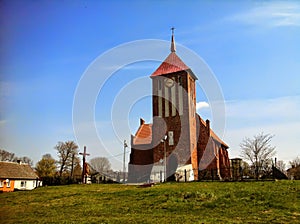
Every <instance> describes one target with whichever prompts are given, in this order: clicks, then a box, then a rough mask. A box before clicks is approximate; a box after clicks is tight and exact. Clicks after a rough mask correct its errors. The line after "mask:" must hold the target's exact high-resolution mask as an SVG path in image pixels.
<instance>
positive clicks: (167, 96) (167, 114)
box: [165, 87, 170, 117]
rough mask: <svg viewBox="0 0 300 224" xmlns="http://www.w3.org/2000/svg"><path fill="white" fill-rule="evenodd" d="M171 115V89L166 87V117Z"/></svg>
mask: <svg viewBox="0 0 300 224" xmlns="http://www.w3.org/2000/svg"><path fill="white" fill-rule="evenodd" d="M169 115H170V110H169V89H168V87H165V117H169Z"/></svg>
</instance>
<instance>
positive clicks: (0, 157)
mask: <svg viewBox="0 0 300 224" xmlns="http://www.w3.org/2000/svg"><path fill="white" fill-rule="evenodd" d="M14 158H15V154H14V153H11V152H8V151H6V150H3V149H0V161H9V162H13V160H14Z"/></svg>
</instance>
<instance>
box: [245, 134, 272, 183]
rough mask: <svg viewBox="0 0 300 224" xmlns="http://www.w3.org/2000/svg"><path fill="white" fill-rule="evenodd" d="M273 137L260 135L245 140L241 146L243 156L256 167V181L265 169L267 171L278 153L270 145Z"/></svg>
mask: <svg viewBox="0 0 300 224" xmlns="http://www.w3.org/2000/svg"><path fill="white" fill-rule="evenodd" d="M273 137H274V136H273V135H270V134H264V133H260V134H258V135H255V136H254V137H253V139H250V138H245V139H244V140H243V141H242V143H241V144H240V147H241V149H242V151H241V156H242V157H243V158H244V159H245V160H248V161H250V162H251V163H252V165H253V166H254V169H255V177H256V179H258V177H259V175H260V174H261V172H262V171H263V169H266V167H267V166H268V164H270V163H271V159H272V157H273V156H274V155H275V153H276V152H275V147H274V146H271V144H270V142H271V140H272V138H273Z"/></svg>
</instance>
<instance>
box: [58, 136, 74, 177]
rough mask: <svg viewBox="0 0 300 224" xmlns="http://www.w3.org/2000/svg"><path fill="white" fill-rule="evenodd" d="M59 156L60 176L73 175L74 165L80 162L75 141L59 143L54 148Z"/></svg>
mask: <svg viewBox="0 0 300 224" xmlns="http://www.w3.org/2000/svg"><path fill="white" fill-rule="evenodd" d="M54 148H55V149H56V150H57V154H58V158H59V160H58V164H59V176H62V174H63V172H66V171H68V172H70V173H71V174H73V168H74V163H75V161H76V160H78V146H77V144H76V143H75V142H74V141H66V142H58V143H57V145H56V146H55V147H54Z"/></svg>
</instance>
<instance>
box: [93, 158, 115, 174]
mask: <svg viewBox="0 0 300 224" xmlns="http://www.w3.org/2000/svg"><path fill="white" fill-rule="evenodd" d="M90 165H91V166H92V168H93V169H94V170H96V171H97V172H101V173H102V172H106V171H108V170H110V169H111V164H110V162H109V160H108V159H107V158H106V157H95V158H93V159H91V160H90Z"/></svg>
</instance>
